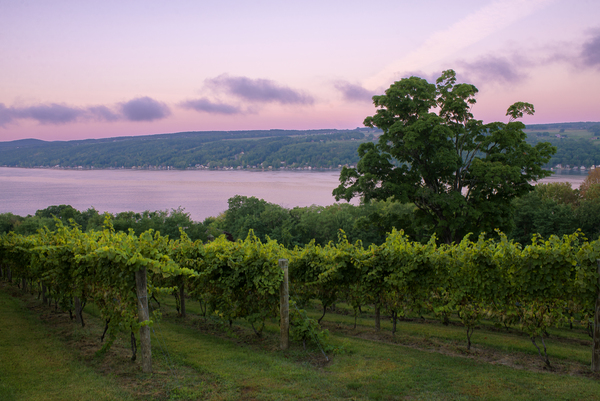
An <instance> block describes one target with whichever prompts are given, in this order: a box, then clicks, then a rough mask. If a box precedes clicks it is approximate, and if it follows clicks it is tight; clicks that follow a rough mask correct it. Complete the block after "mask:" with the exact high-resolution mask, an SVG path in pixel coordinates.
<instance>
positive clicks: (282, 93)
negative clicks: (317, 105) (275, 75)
mask: <svg viewBox="0 0 600 401" xmlns="http://www.w3.org/2000/svg"><path fill="white" fill-rule="evenodd" d="M205 82H206V84H207V85H208V86H209V87H212V88H213V89H216V90H217V91H221V90H223V91H225V92H227V93H229V94H231V95H234V96H237V97H239V98H241V99H244V100H248V101H252V102H259V103H280V104H313V103H314V99H313V98H312V97H311V96H309V95H307V94H305V93H302V92H300V91H296V90H294V89H291V88H289V87H287V86H282V85H279V84H277V83H276V82H275V81H271V80H269V79H250V78H246V77H230V76H229V75H227V74H223V75H220V76H218V77H216V78H212V79H207V80H206V81H205Z"/></svg>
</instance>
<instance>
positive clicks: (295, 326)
mask: <svg viewBox="0 0 600 401" xmlns="http://www.w3.org/2000/svg"><path fill="white" fill-rule="evenodd" d="M290 337H291V339H292V340H294V341H298V342H302V344H303V345H304V347H305V348H306V344H307V343H309V344H314V345H316V346H317V347H321V348H322V349H323V351H325V352H330V351H335V350H336V349H335V347H333V346H332V345H331V344H330V342H329V331H328V330H327V329H321V327H320V326H319V323H317V321H316V320H315V319H311V318H310V317H308V315H307V314H306V311H305V310H304V309H299V308H298V306H297V305H296V303H295V302H294V301H293V300H292V301H290Z"/></svg>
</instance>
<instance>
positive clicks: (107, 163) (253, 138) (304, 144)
mask: <svg viewBox="0 0 600 401" xmlns="http://www.w3.org/2000/svg"><path fill="white" fill-rule="evenodd" d="M361 131H366V130H365V129H362V130H353V131H346V130H344V131H338V130H310V131H293V130H289V131H284V130H268V131H237V132H235V131H228V132H182V133H177V134H163V135H152V136H140V137H128V138H110V139H99V140H85V141H67V142H50V143H48V142H43V141H35V142H30V143H22V142H19V141H15V143H13V142H8V143H2V144H0V165H6V166H17V167H35V166H48V167H54V166H56V165H59V166H61V167H72V168H77V167H79V166H81V167H84V168H90V167H93V168H121V167H125V168H132V167H135V168H144V169H147V168H166V167H167V166H170V167H173V168H176V169H186V168H189V167H192V168H195V166H196V165H201V166H204V167H205V168H206V167H210V168H212V169H214V168H223V167H228V168H237V167H248V166H249V167H254V168H258V169H261V168H265V169H267V168H268V166H272V167H273V168H274V169H277V168H279V167H293V168H297V167H306V166H312V167H318V168H330V167H334V168H337V167H338V165H340V164H354V163H356V161H357V160H358V159H357V157H356V148H357V147H358V144H359V141H364V138H365V135H364V133H363V132H361Z"/></svg>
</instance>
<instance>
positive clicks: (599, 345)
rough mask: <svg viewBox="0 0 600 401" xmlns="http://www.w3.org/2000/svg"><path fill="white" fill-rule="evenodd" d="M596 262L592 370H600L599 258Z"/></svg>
mask: <svg viewBox="0 0 600 401" xmlns="http://www.w3.org/2000/svg"><path fill="white" fill-rule="evenodd" d="M596 263H598V288H597V289H596V291H597V295H596V310H595V311H594V348H593V349H592V371H594V372H599V371H600V259H598V260H597V261H596Z"/></svg>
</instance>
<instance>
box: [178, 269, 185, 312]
mask: <svg viewBox="0 0 600 401" xmlns="http://www.w3.org/2000/svg"><path fill="white" fill-rule="evenodd" d="M180 283H181V284H180V285H179V303H180V305H181V317H185V280H184V279H183V276H181V281H180Z"/></svg>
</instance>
